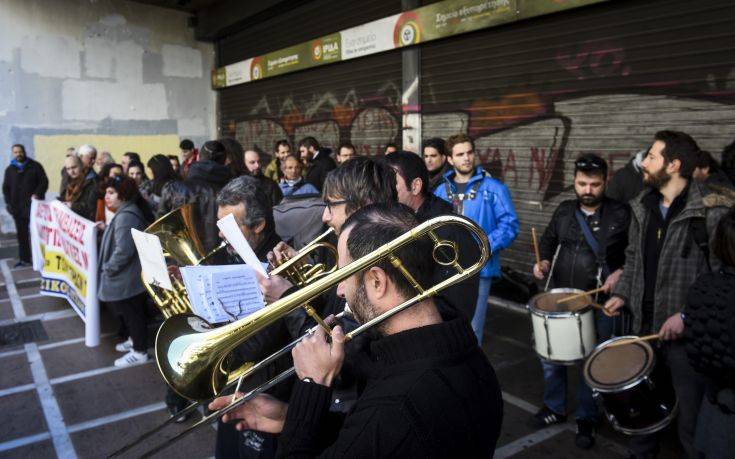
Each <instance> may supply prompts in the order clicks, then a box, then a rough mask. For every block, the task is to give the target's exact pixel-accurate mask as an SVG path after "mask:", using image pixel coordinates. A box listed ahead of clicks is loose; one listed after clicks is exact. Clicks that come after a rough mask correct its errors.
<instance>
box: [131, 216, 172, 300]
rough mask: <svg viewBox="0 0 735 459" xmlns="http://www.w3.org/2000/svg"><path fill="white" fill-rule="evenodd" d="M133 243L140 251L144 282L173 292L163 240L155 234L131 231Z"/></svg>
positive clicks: (139, 256)
mask: <svg viewBox="0 0 735 459" xmlns="http://www.w3.org/2000/svg"><path fill="white" fill-rule="evenodd" d="M131 232H132V234H133V242H134V243H135V248H136V249H137V250H138V258H139V259H140V267H141V268H142V270H143V280H145V281H146V282H147V283H149V284H153V285H156V286H158V287H161V288H165V289H167V290H173V289H174V287H173V285H171V278H170V277H169V275H168V269H167V268H166V259H165V258H164V257H163V248H162V247H161V240H160V239H159V238H158V236H156V235H155V234H148V233H144V232H143V231H138V230H137V229H135V228H133V229H131Z"/></svg>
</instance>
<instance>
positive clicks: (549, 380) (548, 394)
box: [541, 311, 613, 421]
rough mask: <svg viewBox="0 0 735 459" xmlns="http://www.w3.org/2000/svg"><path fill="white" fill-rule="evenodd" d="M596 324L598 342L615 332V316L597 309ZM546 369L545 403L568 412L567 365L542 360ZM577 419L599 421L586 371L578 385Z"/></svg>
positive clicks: (559, 411) (557, 411) (580, 375)
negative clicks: (585, 377)
mask: <svg viewBox="0 0 735 459" xmlns="http://www.w3.org/2000/svg"><path fill="white" fill-rule="evenodd" d="M595 325H596V327H597V342H598V343H601V342H602V341H606V340H608V339H609V338H610V337H611V336H612V332H613V318H611V317H607V316H606V315H605V314H603V313H601V312H600V311H595ZM541 367H542V368H543V370H544V404H545V405H546V406H547V407H549V408H551V410H552V411H554V412H555V413H557V414H562V415H564V414H566V412H567V367H566V365H557V364H553V363H549V362H545V361H543V360H542V361H541ZM576 418H577V419H586V420H591V421H597V419H598V411H597V403H595V399H594V398H593V397H592V389H590V388H589V386H588V385H587V383H586V382H585V380H584V372H582V371H581V369H580V372H579V384H578V385H577V412H576Z"/></svg>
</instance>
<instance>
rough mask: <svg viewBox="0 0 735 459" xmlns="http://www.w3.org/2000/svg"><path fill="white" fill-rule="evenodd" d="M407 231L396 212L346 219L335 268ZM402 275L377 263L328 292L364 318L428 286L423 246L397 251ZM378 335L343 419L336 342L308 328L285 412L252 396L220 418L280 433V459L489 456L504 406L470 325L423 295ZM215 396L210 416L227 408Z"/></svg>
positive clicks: (360, 361)
mask: <svg viewBox="0 0 735 459" xmlns="http://www.w3.org/2000/svg"><path fill="white" fill-rule="evenodd" d="M416 225H417V221H416V217H415V216H414V214H413V212H412V211H411V210H410V209H409V208H406V207H405V206H402V205H400V204H383V205H369V206H366V207H364V208H362V209H360V210H358V211H356V212H355V213H354V214H353V215H351V216H350V217H349V218H347V219H346V221H345V222H344V224H343V225H342V227H341V232H340V236H339V240H338V246H337V250H338V253H339V266H340V268H341V267H344V266H346V265H347V264H349V263H350V262H352V261H353V260H357V259H359V258H362V257H363V256H365V255H368V254H371V253H373V252H375V251H376V250H377V249H378V248H380V247H381V246H383V245H384V244H386V243H388V242H390V241H392V240H394V239H396V238H397V237H399V236H401V235H403V234H404V233H406V232H407V231H409V230H411V229H412V228H414V227H415V226H416ZM394 254H395V256H396V257H397V258H398V259H400V261H401V262H402V264H403V267H405V269H406V271H407V272H408V273H410V276H409V275H406V274H404V273H403V272H402V271H401V270H399V269H397V268H396V267H395V266H394V264H392V263H391V262H390V261H387V260H385V259H384V260H382V261H380V262H378V263H376V264H374V265H372V266H371V267H369V268H367V269H366V270H364V271H362V272H358V273H356V274H354V275H352V276H350V277H348V278H347V279H345V280H344V281H343V282H341V283H340V284H339V285H338V287H337V292H338V294H339V295H340V296H341V297H344V298H345V299H346V300H347V302H348V304H349V305H350V309H351V310H352V312H353V313H354V315H355V318H356V319H357V321H358V322H359V323H361V324H364V323H366V322H368V321H369V320H371V319H374V318H376V317H378V316H380V315H382V314H384V313H386V312H387V311H390V310H392V309H394V308H396V307H397V306H398V305H400V304H401V303H404V302H405V301H407V300H409V299H410V298H412V297H414V296H415V295H416V293H417V290H416V288H415V287H414V285H413V283H412V282H410V281H409V277H413V278H414V279H415V280H416V281H417V282H418V284H419V285H422V286H424V287H427V286H428V285H429V281H430V279H431V277H432V271H433V263H432V260H431V254H432V247H431V245H430V244H429V243H428V240H427V239H426V238H421V239H417V240H415V241H413V242H412V243H411V244H409V245H408V246H406V247H403V248H399V249H397V250H396V251H395V253H394ZM377 333H378V338H377V339H376V340H374V341H373V342H372V343H371V344H370V347H369V349H364V350H362V351H360V352H358V353H356V354H354V358H355V360H356V361H354V362H352V364H353V365H354V366H355V367H356V368H357V369H359V372H358V374H359V375H360V376H359V384H358V386H359V387H363V388H364V390H362V391H361V393H360V396H359V398H358V400H357V402H356V404H355V405H354V408H353V409H352V411H351V412H350V413H349V414H348V415H347V416H346V417H344V418H341V417H339V416H338V415H336V414H334V413H330V412H329V405H330V400H331V391H332V389H331V386H332V385H333V383H334V380H335V378H336V377H337V376H338V375H339V373H340V370H341V368H342V365H343V362H344V358H345V353H344V345H345V335H344V333H343V331H342V329H341V327H339V326H337V327H334V330H333V332H332V334H331V343H330V342H328V341H327V339H326V338H327V336H326V332H325V331H323V330H320V329H317V331H316V332H315V333H313V334H312V335H311V336H309V337H308V338H306V339H304V340H302V342H301V343H300V344H298V345H297V346H296V347H295V348H294V349H293V351H292V355H293V359H294V366H295V369H296V374H297V378H298V380H297V381H296V382H295V383H294V386H293V391H292V395H291V399H290V402H289V403H288V404H286V403H283V402H281V401H278V400H277V399H275V398H273V397H270V396H267V395H260V396H258V397H256V398H254V399H252V400H250V401H248V402H246V403H245V404H243V405H242V406H241V407H239V408H237V409H235V410H234V411H232V412H230V413H229V414H228V415H226V416H225V418H224V420H225V421H231V422H235V423H236V427H237V429H239V430H242V429H258V430H262V431H267V432H272V433H280V434H281V435H280V437H279V440H278V448H279V449H278V454H279V456H282V457H294V456H298V457H312V456H316V455H323V456H339V457H354V456H360V457H377V456H391V457H417V456H420V457H449V456H457V457H491V456H492V455H493V451H494V449H495V445H496V442H497V439H498V435H499V432H500V425H501V421H502V409H503V408H502V399H501V394H500V388H499V386H498V381H497V378H496V376H495V373H494V371H493V369H492V367H491V366H490V364H489V362H488V360H487V358H486V357H485V356H484V354H483V352H482V350H481V349H480V348H479V346H478V345H477V340H476V338H475V336H474V333H473V331H472V328H471V327H470V324H469V322H468V321H467V320H466V319H465V318H462V317H459V318H452V317H449V316H447V317H442V316H441V315H440V314H439V310H438V308H437V305H436V301H435V300H433V299H431V298H428V299H426V300H424V301H421V302H419V303H417V304H415V305H414V306H411V307H409V308H408V309H405V310H403V311H401V312H398V313H396V314H395V315H393V316H392V317H390V318H388V319H386V320H385V321H383V322H382V323H381V324H380V325H378V326H377ZM230 399H231V398H230V397H220V398H218V399H216V400H215V401H214V402H212V403H211V404H210V408H211V409H219V408H222V407H224V406H226V405H227V404H229V402H230Z"/></svg>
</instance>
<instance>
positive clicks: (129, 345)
mask: <svg viewBox="0 0 735 459" xmlns="http://www.w3.org/2000/svg"><path fill="white" fill-rule="evenodd" d="M115 350H116V351H117V352H129V351H132V350H133V338H128V339H126V340H125V341H123V342H122V343H117V344H116V345H115Z"/></svg>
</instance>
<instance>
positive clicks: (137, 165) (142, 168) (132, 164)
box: [128, 159, 148, 180]
mask: <svg viewBox="0 0 735 459" xmlns="http://www.w3.org/2000/svg"><path fill="white" fill-rule="evenodd" d="M131 167H139V168H140V170H141V172H143V180H148V176H147V175H146V173H145V166H144V165H143V163H141V162H140V161H136V160H134V159H133V160H131V161H130V163H129V164H128V173H129V172H130V168H131Z"/></svg>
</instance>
